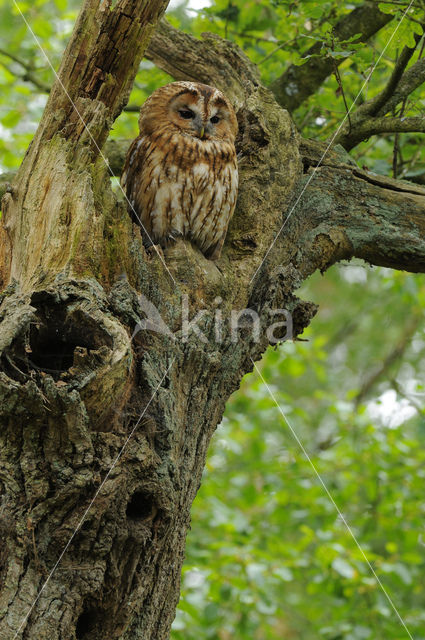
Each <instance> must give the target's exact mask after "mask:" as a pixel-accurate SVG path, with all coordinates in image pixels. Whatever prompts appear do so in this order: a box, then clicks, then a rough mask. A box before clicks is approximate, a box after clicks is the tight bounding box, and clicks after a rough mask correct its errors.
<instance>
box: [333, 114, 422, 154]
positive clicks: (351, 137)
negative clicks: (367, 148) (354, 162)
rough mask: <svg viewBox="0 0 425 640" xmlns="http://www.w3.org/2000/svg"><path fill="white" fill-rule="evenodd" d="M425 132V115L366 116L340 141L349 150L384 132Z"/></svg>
mask: <svg viewBox="0 0 425 640" xmlns="http://www.w3.org/2000/svg"><path fill="white" fill-rule="evenodd" d="M409 132H415V133H425V117H422V118H421V117H411V118H366V119H365V120H363V121H362V122H356V124H355V126H353V129H352V131H351V133H349V134H346V135H345V136H341V138H339V143H340V144H341V145H342V146H343V147H344V148H345V149H347V151H349V150H350V149H353V148H354V147H355V146H356V145H358V144H359V143H360V142H363V140H367V139H368V138H370V136H374V135H377V134H382V133H409Z"/></svg>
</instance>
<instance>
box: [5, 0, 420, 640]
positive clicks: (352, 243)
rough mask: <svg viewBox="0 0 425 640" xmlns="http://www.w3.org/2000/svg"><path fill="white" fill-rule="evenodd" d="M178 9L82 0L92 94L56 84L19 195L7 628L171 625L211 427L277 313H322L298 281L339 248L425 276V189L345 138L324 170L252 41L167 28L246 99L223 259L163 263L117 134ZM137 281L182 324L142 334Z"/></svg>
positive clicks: (79, 61) (170, 321)
mask: <svg viewBox="0 0 425 640" xmlns="http://www.w3.org/2000/svg"><path fill="white" fill-rule="evenodd" d="M166 4H167V2H166V0H164V1H163V2H155V1H153V0H150V1H149V0H131V1H130V0H119V1H118V2H116V3H111V2H109V1H106V0H104V1H103V2H102V3H101V4H100V5H99V2H98V1H97V0H96V1H95V0H86V1H85V3H84V6H83V9H82V13H81V16H80V18H79V20H78V23H77V25H76V28H75V31H74V34H73V37H72V39H71V42H70V45H69V47H68V48H67V51H66V53H65V55H64V60H63V63H62V66H61V69H60V78H61V82H62V83H63V85H64V87H65V88H66V90H67V92H68V93H69V95H70V97H71V98H72V100H73V102H74V104H75V107H73V106H72V105H71V103H70V101H69V98H68V96H67V95H66V93H65V92H64V90H63V87H61V85H60V83H56V84H55V86H54V87H53V90H52V92H51V94H50V97H49V101H48V104H47V107H46V111H45V113H44V116H43V119H42V121H41V123H40V127H39V129H38V132H37V134H36V137H35V139H34V141H33V143H32V145H31V147H30V149H29V150H28V153H27V155H26V157H25V159H24V161H23V164H22V166H21V168H20V171H19V173H18V176H17V177H16V180H15V182H14V184H13V185H12V187H11V188H9V189H8V191H7V193H6V195H5V197H4V198H3V219H2V229H1V237H0V252H1V269H0V271H1V276H2V290H3V291H2V294H1V299H2V302H1V306H0V319H1V325H0V353H1V362H0V364H1V371H0V400H1V408H0V417H1V420H0V438H1V444H0V496H1V512H0V514H1V537H2V545H1V547H0V589H1V595H0V618H1V622H0V639H1V640H10V639H12V638H15V637H16V638H25V639H26V640H30V639H34V640H35V639H37V640H40V639H42V638H49V639H50V640H54V639H59V638H60V639H61V640H71V639H72V640H73V639H75V638H78V639H84V640H94V639H98V638H104V639H105V640H106V639H112V638H120V639H122V640H129V639H130V638H131V639H134V638H143V640H163V639H165V638H167V637H168V635H169V631H170V626H171V622H172V620H173V618H174V614H175V607H176V603H177V601H178V597H179V579H180V570H181V565H182V561H183V556H184V545H185V537H186V533H187V529H188V526H189V519H190V515H189V514H190V507H191V504H192V501H193V499H194V497H195V494H196V492H197V489H198V487H199V484H200V480H201V474H202V470H203V466H204V461H205V456H206V451H207V447H208V443H209V440H210V438H211V436H212V434H213V432H214V429H215V427H216V425H217V423H218V422H219V421H220V419H221V416H222V413H223V409H224V405H225V402H226V400H227V398H228V397H229V395H230V394H231V393H232V391H234V390H235V389H236V388H237V387H238V385H239V382H240V380H241V378H242V376H243V375H244V374H245V373H246V372H247V371H249V370H251V369H252V366H253V360H256V359H259V358H260V356H261V354H262V352H263V351H264V350H265V348H266V347H267V344H268V339H269V338H268V336H267V332H266V328H267V326H268V325H269V324H270V323H271V322H276V321H277V319H278V318H276V317H275V316H274V314H273V311H274V310H276V309H286V310H288V311H290V312H291V313H292V317H293V322H294V334H295V335H297V334H299V333H300V332H301V331H302V330H303V328H304V327H305V326H306V325H307V324H308V323H309V322H310V320H311V318H312V317H313V315H314V313H315V311H316V308H315V306H314V305H312V304H310V303H308V302H304V301H301V300H299V299H298V298H297V297H296V295H295V291H296V289H297V288H298V287H299V286H300V284H301V283H302V282H303V280H304V279H305V278H307V277H308V276H309V275H310V274H311V273H313V272H314V271H315V270H316V269H321V270H322V271H324V270H325V269H326V268H328V267H329V265H331V264H333V263H334V262H335V261H337V260H340V259H342V258H344V259H349V258H351V257H352V256H358V257H361V258H364V259H365V260H367V261H368V262H371V263H373V264H380V265H387V266H390V267H394V268H401V269H406V270H410V271H424V270H425V241H424V239H423V238H424V230H425V216H424V214H425V189H422V188H421V187H418V186H415V185H410V184H408V183H404V182H400V181H394V180H389V179H385V178H382V177H379V176H375V175H373V174H371V173H367V172H364V171H361V170H360V169H358V168H357V167H356V166H355V165H354V164H353V163H352V162H351V161H350V159H349V157H348V156H347V155H346V154H345V152H343V151H338V150H332V151H331V152H329V153H328V154H327V155H326V157H325V159H324V161H323V162H321V165H320V167H318V165H319V162H320V159H321V157H322V155H323V150H324V148H323V145H320V144H318V143H314V142H311V141H304V140H301V139H300V137H299V136H298V134H297V133H296V131H295V128H294V126H293V123H292V121H291V119H290V117H289V115H288V113H287V112H286V111H284V110H283V109H282V108H281V107H280V106H279V105H278V104H277V103H276V101H275V99H274V96H273V94H272V93H271V92H270V91H269V90H267V89H265V88H264V87H262V86H261V84H260V82H259V78H258V74H257V72H256V69H255V68H254V67H253V66H252V64H250V63H249V61H248V60H247V59H246V58H245V56H244V55H243V54H242V53H241V52H240V51H239V50H238V49H237V47H235V46H234V45H232V44H230V43H228V42H225V41H223V40H221V39H219V38H217V37H215V36H206V37H204V38H203V39H202V40H199V41H198V40H195V39H194V38H192V37H189V36H185V35H184V34H179V36H178V37H177V36H176V37H175V38H174V39H172V40H171V41H170V40H167V37H169V36H167V35H166V34H165V35H164V34H162V35H161V31H159V32H158V34H157V35H156V36H155V41H154V42H153V44H152V46H151V48H150V55H151V57H154V58H155V61H156V62H157V64H160V65H162V66H166V65H167V64H170V59H171V60H172V61H174V63H175V64H174V68H173V70H172V73H173V75H174V76H175V77H176V78H179V77H183V78H195V79H197V80H200V81H204V82H209V83H212V84H215V85H217V86H218V87H219V88H220V89H222V90H224V91H225V92H226V93H227V94H228V95H229V97H230V98H231V99H232V101H233V102H234V104H235V107H236V109H237V112H238V118H239V123H240V134H239V138H238V141H237V146H238V153H239V158H240V174H241V179H240V196H239V199H238V205H237V210H236V213H235V216H234V220H233V221H232V225H231V228H230V230H229V234H228V238H227V241H226V244H225V248H224V252H223V256H222V258H221V259H220V261H219V262H218V263H217V264H214V263H212V262H210V261H208V260H206V259H205V258H204V257H203V256H202V255H201V254H200V253H199V252H198V251H197V250H196V249H194V248H193V247H191V245H190V244H189V243H187V242H182V241H180V242H178V243H177V244H176V245H175V246H174V247H172V248H171V249H170V250H168V251H167V252H166V254H165V263H164V262H163V261H162V260H161V257H160V256H158V255H157V254H156V253H155V252H153V253H150V254H147V253H146V252H145V250H144V248H143V246H142V242H141V237H140V233H139V230H138V228H137V227H132V225H131V222H130V218H129V216H128V214H127V211H126V206H125V203H123V202H122V201H120V200H119V199H117V197H116V196H115V195H114V193H113V192H112V190H111V187H110V181H109V175H108V172H107V170H106V168H105V164H104V161H103V159H102V156H101V154H100V152H99V148H101V147H102V145H103V144H104V142H105V139H106V137H107V133H108V130H109V128H110V126H111V124H112V122H113V119H114V118H115V117H116V116H117V114H118V113H119V111H120V109H121V108H122V107H123V105H124V104H125V102H126V99H127V97H128V93H129V89H130V86H131V83H132V80H133V78H134V75H135V73H136V69H137V66H138V63H139V61H140V58H141V55H142V53H143V50H144V48H145V46H146V44H147V41H148V38H149V36H150V34H151V33H152V30H153V28H154V26H155V24H156V22H157V20H158V18H159V17H160V15H161V13H162V12H163V10H164V8H165V6H166ZM161 38H163V40H162V41H161ZM164 38H165V40H164ZM161 42H162V44H161ZM153 45H155V47H156V50H155V49H154V47H153ZM162 45H164V47H165V48H164V49H163V50H162V53H161V46H162ZM152 51H153V53H152ZM170 51H172V56H170ZM165 59H166V60H167V61H168V62H166V61H165ZM176 61H177V62H176ZM77 110H78V113H77ZM79 114H80V115H81V118H80V115H79ZM83 121H84V123H85V126H84V125H83ZM115 151H116V150H115ZM118 156H119V154H118ZM114 164H118V165H119V159H118V160H117V159H115V160H114ZM313 173H314V175H313V177H312V174H313ZM307 182H308V188H307V189H306V191H305V192H304V193H303V194H302V196H301V197H300V194H301V191H302V189H303V186H305V185H306V184H307ZM294 205H296V206H294ZM288 213H290V214H291V215H290V216H289V218H288ZM282 225H284V228H283V229H282V231H281V233H280V234H279V235H278V237H277V240H276V241H275V242H274V244H273V246H272V249H271V250H270V251H269V247H270V246H271V245H272V243H273V241H274V239H275V238H276V234H277V233H278V232H279V230H280V229H281V228H282ZM264 258H265V260H264V263H263V259H264ZM141 294H143V295H144V296H145V298H146V299H148V300H149V301H150V303H152V304H154V305H155V306H156V307H157V309H158V311H159V313H160V314H161V316H162V318H163V320H164V321H165V322H166V323H167V325H168V327H169V329H170V330H169V332H168V333H165V334H164V333H158V332H155V331H146V330H144V331H138V332H137V331H136V332H135V328H137V326H138V325H140V323H142V322H143V320H144V319H145V315H144V313H143V311H142V309H145V310H146V308H147V307H146V304H144V305H141V304H140V295H141ZM185 305H186V306H187V307H188V315H189V317H190V318H193V317H194V316H195V315H196V314H197V313H198V312H199V311H200V310H202V314H201V316H200V317H199V321H198V322H197V326H198V327H199V329H200V330H202V332H203V335H204V336H205V340H203V339H202V338H201V337H200V336H199V335H197V334H196V332H195V331H189V330H188V327H187V323H186V325H184V324H183V325H182V306H183V309H184V308H185ZM217 307H220V310H221V313H222V317H223V322H222V335H221V336H219V335H218V334H217V331H216V326H217V325H216V321H217V317H218V316H217ZM245 308H251V309H253V310H255V311H257V313H258V314H259V316H260V318H261V333H260V339H259V340H258V341H256V340H255V339H254V336H253V334H252V332H251V331H250V330H249V327H246V328H245V330H242V331H240V333H239V334H238V338H239V339H238V340H237V341H236V342H235V341H234V340H233V339H232V338H233V337H234V336H233V337H232V333H231V331H230V326H229V323H228V318H229V314H230V310H231V309H239V310H242V309H245ZM184 313H186V312H184ZM132 336H133V339H132ZM275 336H276V334H275ZM58 561H59V563H58Z"/></svg>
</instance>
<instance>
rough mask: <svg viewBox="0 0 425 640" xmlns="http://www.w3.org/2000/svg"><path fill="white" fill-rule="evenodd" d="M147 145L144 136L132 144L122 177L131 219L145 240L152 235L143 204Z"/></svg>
mask: <svg viewBox="0 0 425 640" xmlns="http://www.w3.org/2000/svg"><path fill="white" fill-rule="evenodd" d="M145 155H146V144H145V138H144V136H143V135H140V136H138V137H137V138H136V139H135V140H133V142H132V143H131V145H130V147H129V149H128V151H127V156H126V159H125V164H124V170H123V172H122V176H121V186H122V188H123V189H124V191H125V193H126V195H127V201H128V205H129V211H130V215H131V219H132V221H133V222H134V223H136V224H138V225H139V226H140V227H142V231H144V236H145V239H148V236H150V235H151V233H152V227H151V221H150V218H149V216H146V212H145V210H144V209H145V207H144V206H143V205H144V202H143V165H144V162H145Z"/></svg>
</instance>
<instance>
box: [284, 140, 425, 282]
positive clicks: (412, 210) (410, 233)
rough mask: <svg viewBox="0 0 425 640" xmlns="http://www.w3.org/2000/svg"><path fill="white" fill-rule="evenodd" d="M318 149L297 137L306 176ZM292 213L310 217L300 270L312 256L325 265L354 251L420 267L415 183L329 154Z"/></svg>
mask: <svg viewBox="0 0 425 640" xmlns="http://www.w3.org/2000/svg"><path fill="white" fill-rule="evenodd" d="M323 150H324V147H322V145H321V144H317V143H312V142H310V141H304V142H303V144H302V147H301V151H302V155H303V160H304V166H305V167H306V172H307V175H308V176H310V175H311V173H312V172H313V171H314V167H315V166H317V164H318V162H319V159H320V157H321V155H322V153H323ZM347 157H348V156H347ZM301 209H302V214H301ZM297 214H298V215H302V216H303V217H305V216H308V218H309V219H310V222H309V231H308V232H307V234H306V235H305V236H304V239H305V245H304V246H305V247H306V249H307V246H308V247H309V248H308V249H307V250H306V252H305V254H304V258H303V265H304V266H303V271H304V270H305V269H307V271H308V272H309V271H310V269H311V265H312V261H313V263H316V266H317V260H322V265H321V268H322V269H327V268H328V267H329V266H330V265H331V264H333V263H334V262H335V261H337V260H340V259H345V258H351V257H357V258H362V259H363V260H365V261H366V262H368V263H370V264H375V265H380V266H384V267H391V268H393V269H401V270H404V271H411V272H414V273H417V272H420V273H424V272H425V189H424V188H423V187H421V186H419V185H414V184H411V183H409V182H404V181H402V180H393V179H392V178H386V177H384V176H380V175H377V174H374V173H371V172H368V171H363V170H361V169H359V168H358V167H357V166H355V165H353V164H344V163H343V162H342V163H341V161H340V160H339V162H337V163H336V162H335V157H334V158H333V157H332V155H331V156H329V157H327V158H325V160H324V162H323V163H322V164H321V166H320V167H319V168H318V169H317V170H316V172H315V175H314V177H313V178H312V180H311V182H310V184H309V186H308V188H307V189H306V191H305V193H304V195H303V196H302V199H301V201H300V203H299V205H298V207H297V210H296V211H295V212H294V216H297ZM303 244H304V242H303ZM321 252H323V255H322V257H320V256H321Z"/></svg>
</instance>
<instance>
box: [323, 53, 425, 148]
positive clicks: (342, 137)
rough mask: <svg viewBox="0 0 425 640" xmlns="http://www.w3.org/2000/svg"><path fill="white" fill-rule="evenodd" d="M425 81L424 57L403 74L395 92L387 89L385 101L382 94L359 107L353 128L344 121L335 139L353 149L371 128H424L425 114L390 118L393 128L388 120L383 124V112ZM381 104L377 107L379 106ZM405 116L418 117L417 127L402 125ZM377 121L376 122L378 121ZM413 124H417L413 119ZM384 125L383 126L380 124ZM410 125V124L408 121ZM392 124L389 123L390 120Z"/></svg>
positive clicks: (396, 129) (393, 130) (421, 129)
mask: <svg viewBox="0 0 425 640" xmlns="http://www.w3.org/2000/svg"><path fill="white" fill-rule="evenodd" d="M424 82H425V58H421V59H420V60H418V61H417V62H415V64H413V65H412V66H411V67H410V68H409V69H407V71H405V73H404V74H403V76H402V77H401V79H400V80H399V82H398V84H397V87H396V88H395V91H394V93H393V94H392V95H390V94H389V93H388V92H387V89H384V92H383V93H384V96H385V101H383V100H382V99H381V94H379V95H378V96H376V97H375V98H372V99H371V100H369V101H367V102H365V103H364V104H362V105H361V107H359V108H358V109H357V111H356V112H355V113H354V114H353V115H352V116H351V129H350V128H349V127H348V126H347V125H345V126H344V127H343V128H342V129H341V131H340V133H339V134H338V135H337V137H336V138H335V142H336V143H339V144H341V145H342V146H343V147H344V149H346V150H347V151H349V150H350V149H353V147H355V146H356V145H357V144H359V142H362V140H365V139H366V138H368V137H369V136H370V135H373V134H372V133H370V131H373V129H374V128H375V127H376V129H377V130H376V132H375V133H381V132H384V131H385V132H387V133H393V132H396V131H406V130H407V131H419V132H421V131H423V128H422V127H423V125H422V124H421V123H420V120H422V118H405V119H404V120H402V119H398V120H399V123H400V124H397V118H391V119H388V121H387V122H388V123H390V122H392V124H393V125H394V127H395V128H393V129H392V130H390V129H389V128H387V124H384V118H383V116H384V115H386V114H387V113H391V112H392V111H394V109H396V107H397V106H398V105H399V104H400V103H401V102H402V101H403V100H405V99H406V98H407V97H408V96H409V95H410V94H411V93H413V91H415V90H416V89H417V88H418V87H420V86H421V85H422V84H423V83H424ZM377 107H379V109H378V110H377V109H376V108H377ZM371 113H375V114H376V115H375V116H371V115H370V114H371ZM406 120H411V121H414V120H416V121H417V123H416V124H417V125H418V126H419V128H418V129H415V128H414V129H403V128H402V127H403V122H405V121H406ZM376 121H377V124H375V122H376ZM411 124H412V126H415V125H414V124H413V122H411ZM382 126H384V127H385V128H384V129H382V130H381V129H380V127H382ZM406 126H408V125H406ZM388 127H389V124H388ZM360 131H364V134H362V135H361V134H360Z"/></svg>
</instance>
